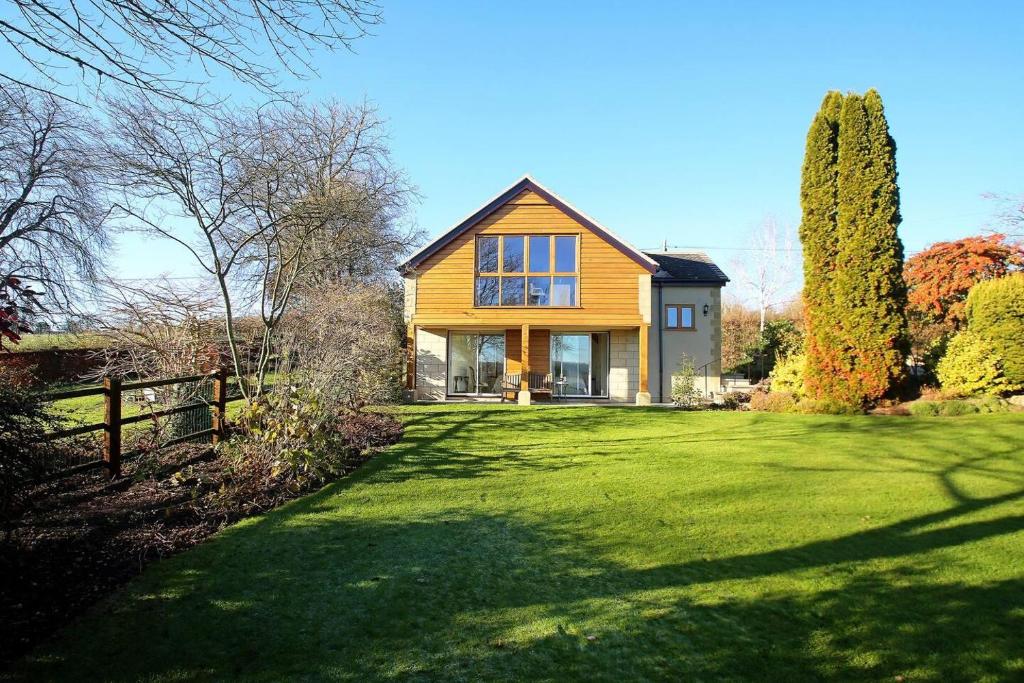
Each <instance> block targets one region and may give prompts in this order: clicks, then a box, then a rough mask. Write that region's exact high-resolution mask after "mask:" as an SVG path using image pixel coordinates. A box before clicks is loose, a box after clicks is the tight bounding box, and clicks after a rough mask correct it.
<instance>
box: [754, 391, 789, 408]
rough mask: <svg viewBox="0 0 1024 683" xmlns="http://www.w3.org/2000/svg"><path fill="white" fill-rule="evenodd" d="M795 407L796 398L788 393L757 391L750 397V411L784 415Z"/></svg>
mask: <svg viewBox="0 0 1024 683" xmlns="http://www.w3.org/2000/svg"><path fill="white" fill-rule="evenodd" d="M795 405H796V397H795V396H794V395H793V394H791V393H789V392H788V391H770V392H764V391H757V392H754V393H753V394H751V396H750V409H751V410H761V411H764V412H768V413H785V412H788V411H789V410H791V409H792V408H793V407H794V406H795Z"/></svg>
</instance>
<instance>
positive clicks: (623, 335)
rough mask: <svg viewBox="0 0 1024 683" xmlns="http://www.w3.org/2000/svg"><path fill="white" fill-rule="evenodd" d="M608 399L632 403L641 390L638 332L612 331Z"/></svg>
mask: <svg viewBox="0 0 1024 683" xmlns="http://www.w3.org/2000/svg"><path fill="white" fill-rule="evenodd" d="M609 341H610V346H611V372H610V373H609V377H608V397H609V398H610V399H611V400H612V401H627V402H632V401H633V400H635V399H636V392H637V391H639V390H640V336H639V332H638V331H637V330H612V331H611V339H610V340H609Z"/></svg>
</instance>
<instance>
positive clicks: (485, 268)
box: [476, 237, 498, 273]
mask: <svg viewBox="0 0 1024 683" xmlns="http://www.w3.org/2000/svg"><path fill="white" fill-rule="evenodd" d="M476 253H477V270H478V271H479V272H481V273H497V272H498V238H497V237H481V238H480V239H478V240H477V241H476Z"/></svg>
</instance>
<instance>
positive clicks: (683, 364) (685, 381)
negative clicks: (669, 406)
mask: <svg viewBox="0 0 1024 683" xmlns="http://www.w3.org/2000/svg"><path fill="white" fill-rule="evenodd" d="M672 402H673V403H675V404H676V405H677V406H682V407H684V408H692V407H694V406H696V405H697V404H698V403H699V402H700V390H698V389H697V376H696V371H695V370H694V367H693V359H692V358H690V357H689V356H688V355H686V354H685V353H684V354H683V355H682V356H680V357H679V366H678V370H677V371H676V373H675V374H674V375H672Z"/></svg>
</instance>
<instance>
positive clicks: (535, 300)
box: [526, 275, 551, 306]
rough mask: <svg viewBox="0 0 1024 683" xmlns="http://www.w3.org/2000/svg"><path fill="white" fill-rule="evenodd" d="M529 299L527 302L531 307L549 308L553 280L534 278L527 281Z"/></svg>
mask: <svg viewBox="0 0 1024 683" xmlns="http://www.w3.org/2000/svg"><path fill="white" fill-rule="evenodd" d="M527 285H528V287H529V297H527V299H526V302H527V303H528V304H529V305H531V306H547V305H549V304H550V303H551V278H550V277H547V276H545V277H537V276H535V275H534V276H532V277H530V279H529V280H528V281H527Z"/></svg>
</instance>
